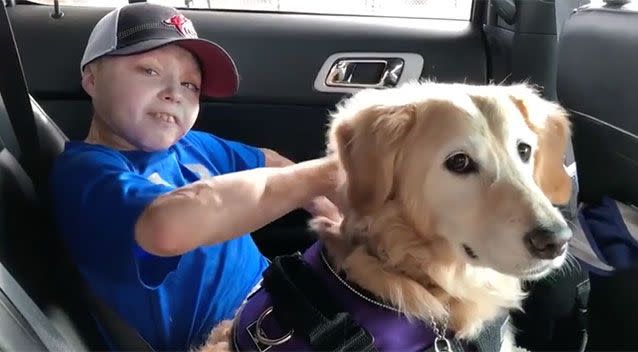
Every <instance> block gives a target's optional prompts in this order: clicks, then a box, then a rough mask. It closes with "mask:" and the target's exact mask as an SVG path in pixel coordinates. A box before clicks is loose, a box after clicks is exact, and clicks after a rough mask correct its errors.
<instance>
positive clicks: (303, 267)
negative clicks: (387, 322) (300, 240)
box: [262, 253, 508, 352]
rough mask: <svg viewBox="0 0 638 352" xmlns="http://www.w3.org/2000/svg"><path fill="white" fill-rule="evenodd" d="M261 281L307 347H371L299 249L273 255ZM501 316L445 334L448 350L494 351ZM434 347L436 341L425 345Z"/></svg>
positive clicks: (365, 351) (280, 316) (344, 350)
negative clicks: (467, 332) (471, 332)
mask: <svg viewBox="0 0 638 352" xmlns="http://www.w3.org/2000/svg"><path fill="white" fill-rule="evenodd" d="M262 286H263V287H264V289H266V290H267V291H268V293H270V295H271V297H272V300H273V305H274V311H273V313H274V314H275V316H276V318H277V320H278V322H279V323H280V325H282V327H285V328H288V329H290V328H292V329H294V332H295V334H296V335H298V336H304V337H305V338H306V340H307V342H308V344H309V345H310V347H311V348H312V349H313V350H315V351H335V352H349V351H362V352H376V347H375V346H374V338H373V336H371V335H370V333H369V332H368V331H367V330H366V329H365V328H363V327H362V326H360V325H359V324H358V323H357V322H356V321H355V320H354V319H353V318H352V316H351V315H350V314H349V313H348V312H346V310H345V309H343V307H342V306H341V304H339V302H338V300H337V299H336V298H335V297H333V296H332V294H331V293H330V292H329V291H328V290H327V289H326V287H325V286H324V285H323V284H322V283H321V280H320V279H319V278H318V276H317V274H315V272H314V271H313V270H312V269H311V268H310V266H309V264H308V263H306V262H305V261H304V260H303V258H302V256H301V255H300V254H298V253H297V254H293V255H287V256H280V257H277V258H275V260H274V261H273V262H272V264H271V265H270V267H269V268H268V269H267V270H266V271H265V272H264V280H263V283H262ZM507 322H508V316H507V315H506V316H503V317H501V318H498V319H496V320H494V321H492V322H490V323H489V324H487V325H486V326H485V327H484V328H483V330H482V331H481V334H480V335H479V336H478V338H477V339H475V340H473V341H468V342H467V343H465V342H462V341H459V340H458V339H454V338H448V340H449V342H450V347H451V351H455V352H462V351H464V350H466V349H467V348H468V346H467V345H472V346H474V347H475V348H474V349H473V350H477V351H478V352H494V351H499V350H500V349H501V344H502V341H503V337H504V332H505V329H506V324H507ZM434 351H437V350H436V346H432V347H430V348H428V349H427V350H426V352H434ZM440 351H441V352H443V351H445V349H444V350H440Z"/></svg>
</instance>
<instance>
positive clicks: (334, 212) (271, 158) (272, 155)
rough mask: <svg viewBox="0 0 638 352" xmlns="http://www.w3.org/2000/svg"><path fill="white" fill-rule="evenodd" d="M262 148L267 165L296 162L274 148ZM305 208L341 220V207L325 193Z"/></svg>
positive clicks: (305, 205)
mask: <svg viewBox="0 0 638 352" xmlns="http://www.w3.org/2000/svg"><path fill="white" fill-rule="evenodd" d="M260 149H261V151H262V152H263V153H264V164H265V166H266V167H284V166H289V165H293V164H294V162H293V161H291V160H289V159H288V158H286V157H284V156H282V155H281V154H279V153H277V152H276V151H274V150H271V149H267V148H260ZM303 208H304V209H305V210H306V211H307V212H309V213H310V214H311V215H312V216H315V217H317V216H324V217H327V218H328V219H331V220H333V221H335V222H340V220H341V213H340V212H339V208H337V206H335V205H334V204H333V203H332V202H331V201H330V200H329V199H328V198H326V197H325V196H323V195H322V196H319V197H315V198H313V199H312V200H311V201H310V202H308V203H307V204H304V205H303Z"/></svg>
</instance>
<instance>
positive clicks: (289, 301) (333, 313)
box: [263, 254, 376, 352]
mask: <svg viewBox="0 0 638 352" xmlns="http://www.w3.org/2000/svg"><path fill="white" fill-rule="evenodd" d="M263 287H264V289H266V290H267V291H268V292H269V293H270V294H271V296H272V299H273V304H274V314H275V315H276V316H277V319H278V321H279V322H280V323H281V324H282V325H284V326H286V327H288V328H294V329H295V332H296V333H299V334H300V336H305V337H306V339H307V341H308V343H309V345H310V346H311V347H312V348H313V349H314V350H317V351H334V352H347V351H362V352H373V351H376V348H375V346H374V344H373V341H374V339H373V337H372V336H371V335H370V333H369V332H368V331H366V330H365V329H364V328H362V327H361V326H360V325H359V324H358V323H357V322H356V321H354V319H353V318H352V316H351V315H350V314H349V313H347V312H345V310H344V309H342V307H340V305H339V304H338V303H337V300H336V299H334V297H332V296H331V294H330V292H328V290H327V289H326V288H325V287H324V286H323V285H322V284H321V281H320V279H319V278H318V277H317V276H316V274H315V273H314V272H313V271H312V269H311V268H310V267H309V266H308V264H307V263H306V262H304V261H303V259H302V257H301V255H300V254H294V255H287V256H280V257H277V258H275V260H274V261H273V263H272V264H271V265H270V267H269V268H268V269H267V270H266V272H265V273H264V281H263Z"/></svg>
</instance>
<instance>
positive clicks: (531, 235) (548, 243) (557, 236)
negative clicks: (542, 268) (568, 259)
mask: <svg viewBox="0 0 638 352" xmlns="http://www.w3.org/2000/svg"><path fill="white" fill-rule="evenodd" d="M571 238H572V231H571V230H570V229H569V227H567V226H562V225H558V226H555V227H545V226H540V227H537V228H535V229H533V230H532V231H530V232H528V233H527V234H526V235H525V238H524V239H523V241H524V242H525V246H526V247H527V249H528V250H529V252H530V253H532V255H533V256H535V257H537V258H541V259H554V258H556V257H558V256H559V255H561V254H563V252H565V251H566V250H567V242H569V240H570V239H571Z"/></svg>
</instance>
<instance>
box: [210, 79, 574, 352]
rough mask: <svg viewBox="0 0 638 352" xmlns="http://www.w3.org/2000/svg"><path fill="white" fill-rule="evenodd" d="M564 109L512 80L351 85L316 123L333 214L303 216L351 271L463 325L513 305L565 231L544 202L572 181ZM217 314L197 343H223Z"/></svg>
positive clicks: (429, 314) (428, 314)
mask: <svg viewBox="0 0 638 352" xmlns="http://www.w3.org/2000/svg"><path fill="white" fill-rule="evenodd" d="M566 116H567V114H566V112H565V111H564V110H563V109H562V108H561V107H560V106H559V105H557V104H555V103H552V102H549V101H547V100H545V99H543V98H541V97H540V96H539V94H538V93H537V92H536V91H535V90H534V89H532V88H531V87H529V86H527V85H524V84H520V85H512V86H497V85H487V86H485V85H482V86H478V85H467V84H442V83H432V82H422V83H413V84H407V85H404V86H401V87H398V88H394V89H386V90H363V91H360V92H359V93H356V94H355V95H354V96H352V97H350V98H348V99H346V100H345V101H343V102H342V103H341V104H339V105H338V107H337V110H336V112H334V113H333V116H332V117H333V118H332V121H331V124H330V128H329V133H328V152H329V153H333V154H334V155H335V157H336V158H337V159H338V162H339V164H340V166H341V167H342V170H343V173H342V176H343V188H342V189H341V190H340V194H341V195H342V197H344V204H345V206H344V209H342V211H343V215H344V219H343V221H342V222H341V223H339V224H337V223H334V222H332V221H330V220H328V219H324V218H319V219H313V220H312V221H311V227H312V228H314V229H315V230H316V231H317V233H318V234H319V237H320V240H321V241H322V242H323V245H324V246H325V248H326V249H327V253H328V256H329V261H330V263H331V264H332V266H333V267H334V268H336V269H337V270H340V271H342V272H344V273H345V274H346V277H347V279H348V280H349V281H350V282H353V283H355V284H356V285H358V286H359V287H362V288H364V289H365V290H367V291H369V292H370V293H372V294H374V295H375V296H376V297H377V298H378V299H379V300H382V301H384V302H387V303H388V304H390V305H392V306H394V307H396V308H397V309H398V310H400V311H401V312H402V313H403V314H405V315H406V316H408V317H411V318H413V319H421V320H425V321H431V319H434V321H439V322H440V321H445V320H449V325H448V326H449V329H450V330H451V331H453V332H454V333H455V336H456V337H457V338H460V339H472V338H475V337H476V336H477V334H479V333H480V331H481V328H482V327H483V326H484V325H485V324H486V323H487V322H489V321H491V320H492V319H494V318H496V317H497V316H499V315H503V314H507V312H508V310H510V309H516V308H519V307H520V305H521V301H522V299H523V298H524V294H523V292H522V290H521V288H520V282H521V280H534V279H539V278H541V277H544V276H545V275H547V274H548V273H549V272H551V271H552V270H554V269H556V268H558V267H560V266H561V265H562V264H563V262H564V261H565V256H566V252H567V243H568V240H569V239H570V237H571V232H570V230H569V227H568V225H567V223H566V221H565V220H564V218H563V217H562V216H561V213H560V212H559V210H557V208H555V206H554V205H556V204H562V203H566V202H567V201H568V200H569V197H570V195H571V179H570V177H569V176H568V175H567V173H566V171H565V168H564V166H563V156H564V153H565V149H566V145H567V141H568V139H569V138H570V124H569V121H568V119H567V117H566ZM229 327H230V323H229V322H225V323H223V324H221V325H220V326H219V327H218V328H217V329H216V330H214V332H213V334H212V335H211V337H210V338H209V340H208V343H207V345H206V346H204V348H203V350H204V351H214V350H225V349H227V348H228V344H227V343H228V341H229V334H230V331H229ZM512 347H513V345H512V341H511V339H510V340H507V341H504V342H503V347H502V350H503V351H506V350H510V349H511V348H512Z"/></svg>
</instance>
